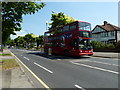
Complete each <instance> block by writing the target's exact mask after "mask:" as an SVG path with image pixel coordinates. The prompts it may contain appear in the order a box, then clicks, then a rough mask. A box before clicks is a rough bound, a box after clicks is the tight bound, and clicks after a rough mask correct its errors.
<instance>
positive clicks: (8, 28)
mask: <svg viewBox="0 0 120 90" xmlns="http://www.w3.org/2000/svg"><path fill="white" fill-rule="evenodd" d="M44 6H45V4H44V3H40V4H38V3H35V2H2V42H3V43H5V42H6V40H7V39H8V38H9V37H10V35H11V34H13V35H15V34H16V33H15V31H20V30H21V23H22V15H26V14H34V13H35V12H37V11H38V10H40V9H41V8H43V7H44Z"/></svg>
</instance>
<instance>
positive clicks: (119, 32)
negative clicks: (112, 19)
mask: <svg viewBox="0 0 120 90" xmlns="http://www.w3.org/2000/svg"><path fill="white" fill-rule="evenodd" d="M92 37H93V40H96V41H99V42H104V43H105V44H109V43H113V44H114V43H116V42H118V41H119V40H120V27H118V26H115V25H112V24H110V23H108V22H107V21H104V24H103V25H96V26H95V28H94V29H93V30H92Z"/></svg>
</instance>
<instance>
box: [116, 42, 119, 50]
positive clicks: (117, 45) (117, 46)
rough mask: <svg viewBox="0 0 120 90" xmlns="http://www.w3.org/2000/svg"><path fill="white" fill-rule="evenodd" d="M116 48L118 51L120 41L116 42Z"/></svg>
mask: <svg viewBox="0 0 120 90" xmlns="http://www.w3.org/2000/svg"><path fill="white" fill-rule="evenodd" d="M116 48H119V49H120V40H119V41H118V42H117V44H116Z"/></svg>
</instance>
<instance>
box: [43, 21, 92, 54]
mask: <svg viewBox="0 0 120 90" xmlns="http://www.w3.org/2000/svg"><path fill="white" fill-rule="evenodd" d="M91 39H92V37H91V24H90V23H88V22H83V21H75V22H72V23H69V24H66V25H64V26H61V27H58V28H55V29H52V30H49V31H48V32H45V33H44V52H46V53H48V50H49V48H50V49H51V50H52V54H60V55H70V56H83V55H93V48H92V46H91Z"/></svg>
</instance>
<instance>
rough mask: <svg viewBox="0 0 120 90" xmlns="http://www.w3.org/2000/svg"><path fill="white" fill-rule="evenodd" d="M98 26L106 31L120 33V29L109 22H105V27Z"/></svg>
mask: <svg viewBox="0 0 120 90" xmlns="http://www.w3.org/2000/svg"><path fill="white" fill-rule="evenodd" d="M96 26H99V27H100V28H102V29H104V30H106V31H120V27H118V26H115V25H112V24H110V23H108V22H107V21H104V25H96ZM94 29H95V28H94ZM94 29H93V30H94Z"/></svg>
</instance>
